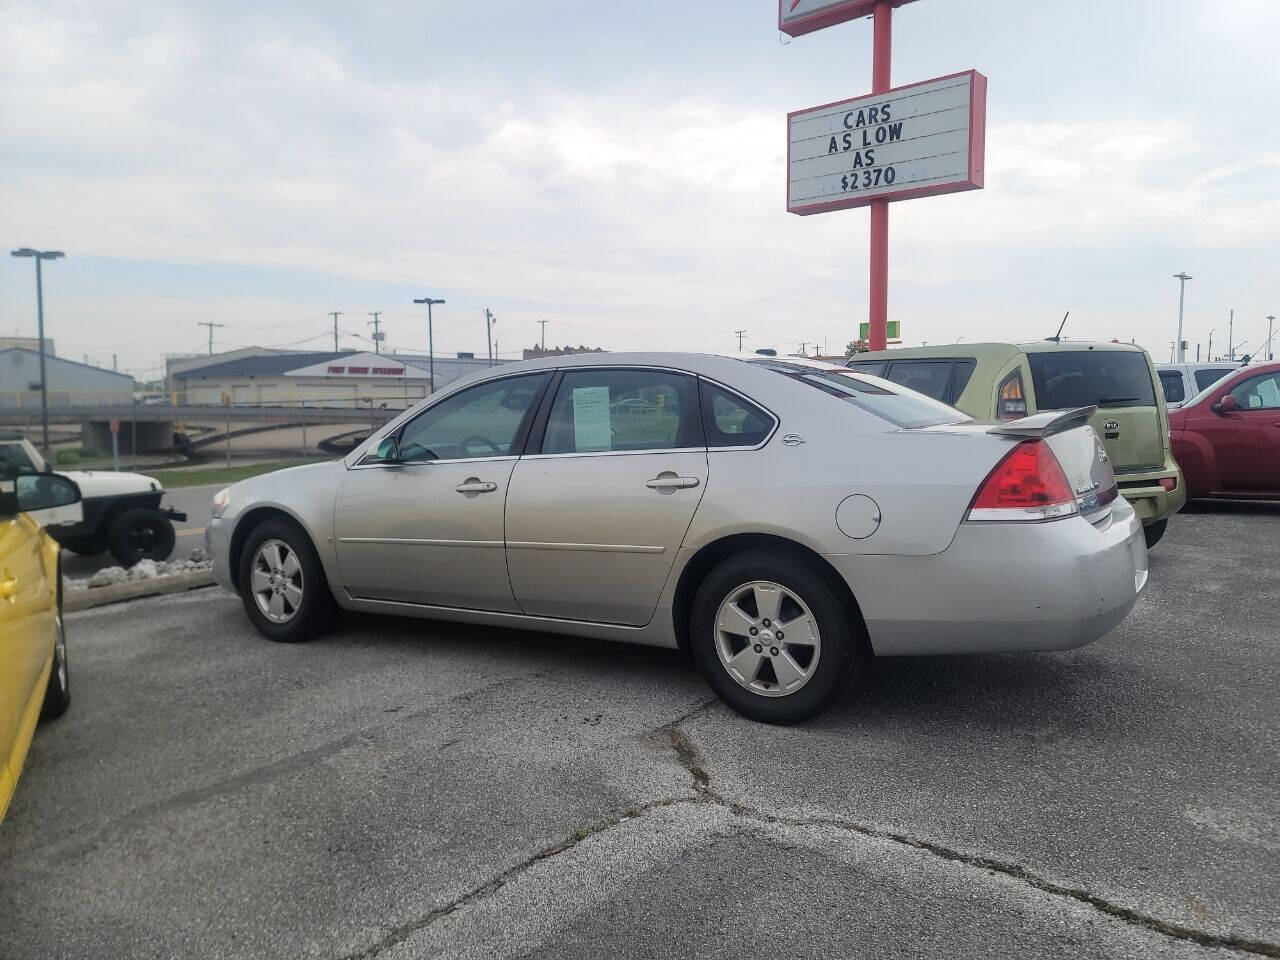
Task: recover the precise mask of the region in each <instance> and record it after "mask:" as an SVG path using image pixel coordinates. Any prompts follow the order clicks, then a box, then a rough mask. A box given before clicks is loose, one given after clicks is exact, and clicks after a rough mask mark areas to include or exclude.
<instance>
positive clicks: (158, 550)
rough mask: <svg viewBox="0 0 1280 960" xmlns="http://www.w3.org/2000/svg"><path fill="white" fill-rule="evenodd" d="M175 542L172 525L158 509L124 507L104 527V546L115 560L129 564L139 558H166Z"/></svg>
mask: <svg viewBox="0 0 1280 960" xmlns="http://www.w3.org/2000/svg"><path fill="white" fill-rule="evenodd" d="M175 543H177V534H175V533H174V532H173V524H172V523H170V522H169V518H168V517H166V516H165V515H164V514H163V513H161V512H160V511H159V510H150V509H148V508H146V507H137V508H135V509H133V510H126V511H125V512H124V513H122V514H120V516H118V517H116V518H115V519H114V520H112V521H111V526H109V527H108V528H107V549H108V550H110V551H111V556H113V557H115V559H116V563H118V564H120V566H122V567H132V566H133V565H134V564H135V563H137V562H138V561H139V560H157V561H158V560H168V559H169V555H170V554H171V553H173V545H174V544H175Z"/></svg>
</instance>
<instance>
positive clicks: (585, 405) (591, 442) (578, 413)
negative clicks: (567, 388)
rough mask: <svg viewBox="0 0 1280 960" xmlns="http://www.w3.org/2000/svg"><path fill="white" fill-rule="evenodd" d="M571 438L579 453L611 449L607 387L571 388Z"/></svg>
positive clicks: (611, 437)
mask: <svg viewBox="0 0 1280 960" xmlns="http://www.w3.org/2000/svg"><path fill="white" fill-rule="evenodd" d="M573 440H574V446H575V448H576V449H577V451H578V452H579V453H587V452H594V451H597V450H612V449H613V429H612V427H611V425H610V423H609V388H608V387H574V388H573Z"/></svg>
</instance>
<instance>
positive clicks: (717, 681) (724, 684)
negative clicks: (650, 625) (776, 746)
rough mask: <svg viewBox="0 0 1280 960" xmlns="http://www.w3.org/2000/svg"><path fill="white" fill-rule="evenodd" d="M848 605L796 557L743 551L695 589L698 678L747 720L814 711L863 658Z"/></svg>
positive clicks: (800, 716)
mask: <svg viewBox="0 0 1280 960" xmlns="http://www.w3.org/2000/svg"><path fill="white" fill-rule="evenodd" d="M861 632H862V627H861V622H860V621H859V619H858V617H857V615H856V613H855V612H854V611H852V610H850V609H849V604H848V603H847V601H846V600H845V599H843V598H842V597H841V596H840V594H839V593H838V592H837V589H836V585H835V584H832V583H830V582H829V579H828V577H827V576H824V575H823V574H821V573H820V572H819V571H817V570H815V569H814V568H812V567H811V566H809V565H808V564H806V563H804V562H803V561H802V560H800V559H797V558H795V557H791V556H788V555H786V554H779V553H774V552H772V551H764V550H751V551H748V552H746V553H742V554H740V555H738V556H736V557H731V558H730V559H728V560H726V561H724V562H723V563H721V564H720V565H719V566H718V567H716V568H715V569H714V570H712V572H711V574H710V575H709V576H708V577H707V579H706V580H704V581H703V583H702V585H701V586H700V587H699V588H698V593H697V596H696V597H695V598H694V602H693V615H692V617H691V621H690V633H689V636H690V647H691V648H692V651H693V654H694V658H695V659H696V660H697V663H698V666H699V668H700V669H701V671H702V673H703V676H705V677H706V679H707V682H708V683H709V684H711V687H712V689H713V690H715V692H716V694H717V695H718V696H719V697H720V699H722V700H723V701H724V702H725V703H727V704H729V706H731V707H733V708H734V709H735V710H737V711H738V712H739V713H742V714H744V715H746V716H748V717H751V718H752V719H753V720H761V721H764V722H765V723H784V724H785V723H796V722H799V721H801V720H806V719H808V718H809V717H812V716H813V715H815V714H816V713H818V712H819V711H821V710H822V709H823V708H824V707H825V706H826V705H827V704H828V703H829V702H830V701H831V699H832V698H833V697H834V696H836V694H838V693H839V692H840V691H841V690H842V689H844V687H845V686H847V685H848V684H849V683H850V682H851V681H852V680H853V679H854V678H855V676H856V674H857V671H858V670H859V669H860V668H861V666H862V661H863V658H864V654H863V643H862V636H861Z"/></svg>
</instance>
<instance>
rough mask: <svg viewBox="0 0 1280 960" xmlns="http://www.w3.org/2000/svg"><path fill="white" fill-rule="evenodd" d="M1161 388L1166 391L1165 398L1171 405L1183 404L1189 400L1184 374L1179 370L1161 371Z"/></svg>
mask: <svg viewBox="0 0 1280 960" xmlns="http://www.w3.org/2000/svg"><path fill="white" fill-rule="evenodd" d="M1160 386H1161V387H1162V388H1163V389H1164V398H1165V400H1166V401H1167V402H1169V403H1181V402H1182V401H1183V400H1185V399H1186V398H1187V387H1186V384H1185V383H1184V382H1183V379H1182V373H1181V372H1180V371H1178V370H1161V371H1160Z"/></svg>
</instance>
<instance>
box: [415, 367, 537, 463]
mask: <svg viewBox="0 0 1280 960" xmlns="http://www.w3.org/2000/svg"><path fill="white" fill-rule="evenodd" d="M550 376H551V375H550V374H549V373H536V374H531V375H529V376H525V377H509V378H507V379H505V380H495V381H492V382H490V383H482V384H479V385H478V386H474V387H471V388H470V389H467V390H463V391H462V392H460V393H455V394H454V395H453V396H451V397H448V398H447V399H445V400H441V401H440V402H439V403H438V404H436V405H435V406H433V407H430V408H429V409H428V410H427V411H426V412H425V413H423V414H422V415H421V416H419V417H416V418H415V419H413V420H411V421H410V422H409V423H408V424H406V425H405V427H404V428H403V429H402V430H401V431H400V457H401V459H403V460H407V461H411V462H422V461H426V460H459V459H462V458H467V457H504V456H509V455H512V454H514V453H519V451H518V450H512V443H513V442H514V441H515V439H516V437H517V436H518V435H519V433H520V427H521V425H522V424H523V422H524V419H525V417H526V416H528V415H530V412H531V411H530V408H531V407H532V406H533V402H534V400H536V399H537V398H538V395H539V394H540V393H541V392H542V388H543V386H544V385H545V384H546V382H547V380H548V379H550Z"/></svg>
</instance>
